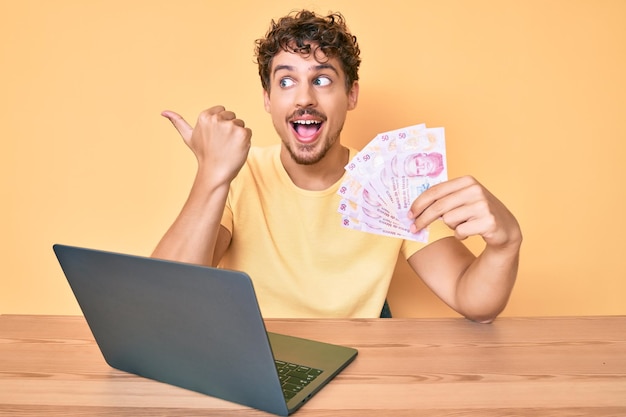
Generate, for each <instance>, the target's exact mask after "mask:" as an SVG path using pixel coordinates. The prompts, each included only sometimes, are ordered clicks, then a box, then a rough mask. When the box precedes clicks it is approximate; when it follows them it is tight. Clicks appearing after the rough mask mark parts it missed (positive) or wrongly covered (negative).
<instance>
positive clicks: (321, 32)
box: [254, 10, 361, 93]
mask: <svg viewBox="0 0 626 417" xmlns="http://www.w3.org/2000/svg"><path fill="white" fill-rule="evenodd" d="M255 44H256V47H255V51H254V52H255V56H256V63H257V64H258V65H259V76H260V77H261V84H262V86H263V89H264V90H265V91H267V92H268V93H269V92H270V70H271V66H272V60H273V58H274V56H275V55H276V54H278V53H279V52H280V51H286V52H291V53H299V54H302V55H304V56H308V55H309V54H311V53H312V54H313V56H314V57H315V59H316V60H317V61H318V62H321V59H323V58H322V56H320V55H318V54H317V52H318V51H321V52H322V53H323V56H325V57H326V59H329V58H335V57H336V58H338V59H339V61H340V62H341V66H342V68H343V71H344V73H345V75H346V91H349V90H350V89H351V88H352V84H353V83H354V81H357V80H358V79H359V65H360V64H361V58H360V57H359V55H360V53H361V51H360V50H359V45H358V43H357V41H356V36H354V35H352V34H351V33H350V31H349V30H348V27H347V25H346V21H345V18H344V17H343V16H342V15H341V13H332V14H329V15H328V16H320V15H318V14H316V13H314V12H311V11H308V10H301V11H299V12H295V13H292V14H289V15H287V16H284V17H282V18H280V19H279V20H278V21H275V20H272V23H271V25H270V28H269V30H268V31H267V33H266V34H265V37H264V38H261V39H257V40H256V42H255ZM312 46H313V50H311V47H312Z"/></svg>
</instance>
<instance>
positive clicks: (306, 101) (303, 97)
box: [295, 85, 317, 107]
mask: <svg viewBox="0 0 626 417" xmlns="http://www.w3.org/2000/svg"><path fill="white" fill-rule="evenodd" d="M295 104H296V106H298V107H313V106H315V105H316V104H317V99H316V97H315V90H314V89H313V86H311V85H300V86H299V87H298V91H297V93H296V103H295Z"/></svg>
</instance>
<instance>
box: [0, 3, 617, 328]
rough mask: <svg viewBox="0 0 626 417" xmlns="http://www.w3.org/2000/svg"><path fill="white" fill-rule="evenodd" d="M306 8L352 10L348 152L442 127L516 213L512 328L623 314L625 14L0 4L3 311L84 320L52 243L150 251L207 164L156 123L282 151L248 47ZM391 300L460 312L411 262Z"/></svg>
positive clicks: (490, 7)
mask: <svg viewBox="0 0 626 417" xmlns="http://www.w3.org/2000/svg"><path fill="white" fill-rule="evenodd" d="M382 6H384V7H382ZM303 7H304V8H312V9H314V10H315V11H318V12H321V13H326V12H328V11H340V12H342V13H343V14H344V15H345V16H346V18H347V20H348V24H349V26H350V28H351V29H352V31H353V32H354V33H355V34H356V35H357V37H358V40H359V43H360V45H361V49H362V58H363V63H362V70H361V96H360V102H359V106H358V107H357V109H356V110H355V111H353V112H351V113H350V114H349V117H348V122H347V126H346V128H345V130H344V134H343V135H342V140H343V141H344V143H345V144H348V145H351V146H355V147H358V148H360V147H362V146H363V145H365V144H366V143H367V142H369V141H370V140H371V139H372V138H373V137H374V136H375V135H376V134H377V133H379V132H382V131H386V130H390V129H394V128H399V127H403V126H407V125H411V124H415V123H420V122H425V123H427V124H428V125H429V126H443V127H445V128H446V139H447V144H448V165H449V173H450V175H451V176H459V175H464V174H472V175H474V176H475V177H477V178H478V179H479V180H480V181H481V182H483V183H484V184H485V185H486V186H487V187H488V188H489V189H490V190H491V191H493V192H494V193H495V194H496V195H497V196H499V197H500V199H501V200H503V201H504V202H505V203H506V204H507V205H508V206H509V208H510V209H511V210H512V211H513V212H514V213H515V214H516V215H517V217H518V219H519V221H520V223H521V225H522V229H523V232H524V235H525V241H524V245H523V250H522V262H521V266H520V273H519V279H518V283H517V286H516V288H515V291H514V293H513V296H512V299H511V302H510V304H509V306H508V308H507V309H506V310H505V312H504V315H509V316H512V315H581V314H588V315H602V314H626V254H625V253H624V244H623V235H624V232H625V231H626V227H625V225H626V221H625V220H624V213H626V194H625V192H624V180H625V179H626V167H625V166H626V144H625V141H626V124H625V121H626V117H625V116H626V77H624V74H626V25H625V24H624V17H625V16H626V2H624V1H621V0H613V1H611V0H588V1H581V0H578V1H576V0H562V1H557V0H553V1H550V0H548V1H544V0H526V1H511V0H475V1H460V0H459V1H454V0H443V1H424V0H422V1H419V0H418V1H412V2H406V1H399V0H388V1H385V2H383V3H377V6H376V7H374V6H366V5H365V4H364V3H363V2H355V1H348V0H345V1H344V0H338V1H284V0H277V1H272V2H263V3H259V2H258V1H249V0H233V1H230V2H215V1H210V0H202V1H200V0H193V1H192V0H181V1H176V2H173V1H163V0H150V1H148V0H131V1H128V0H90V1H84V0H54V1H47V0H21V1H8V0H0V10H1V12H0V36H1V38H2V41H1V42H0V60H1V62H0V64H1V67H0V68H1V77H0V135H1V139H2V145H3V146H2V153H1V156H0V170H1V171H0V172H1V176H0V178H1V192H2V205H1V207H0V226H1V230H2V237H1V239H0V254H1V256H2V265H1V270H0V313H47V314H78V313H79V310H78V307H77V305H76V303H75V301H74V299H73V296H72V294H71V292H70V290H69V288H68V286H67V284H66V282H65V280H64V278H63V276H62V273H61V271H60V268H59V267H58V265H57V263H56V260H55V258H54V256H53V253H52V249H51V246H52V244H53V243H55V242H61V243H66V244H74V245H82V246H90V247H96V248H101V249H107V250H113V251H121V252H128V253H133V254H138V255H148V254H149V253H150V252H151V251H152V249H153V247H154V245H155V244H156V242H157V241H158V239H159V238H160V237H161V235H162V234H163V233H164V231H165V230H166V228H167V227H168V226H169V225H170V224H171V222H172V221H173V219H174V217H175V216H176V214H177V213H178V211H179V209H180V207H181V206H182V204H183V202H184V199H185V198H186V195H187V192H188V190H189V186H190V184H191V180H192V178H193V175H194V170H195V160H194V157H193V155H192V154H191V152H190V151H189V150H188V149H187V148H186V147H185V145H184V144H183V143H182V141H181V140H180V138H179V137H178V136H177V134H176V132H175V131H174V130H173V128H172V127H171V126H170V125H169V123H168V122H167V121H166V120H165V119H163V118H161V116H160V115H159V114H160V112H161V111H162V110H164V109H168V108H170V109H173V110H176V111H179V112H181V113H182V114H184V115H185V116H186V117H188V119H189V120H190V121H194V120H195V117H196V115H197V114H198V112H199V111H201V110H202V109H204V108H207V107H210V106H212V105H215V104H224V105H225V106H227V107H228V108H230V109H232V110H234V111H236V112H237V114H238V116H239V117H241V118H243V119H244V120H245V121H246V123H247V125H248V126H250V127H251V128H252V129H253V131H254V134H253V142H254V144H255V145H266V144H271V143H277V141H278V138H277V137H276V135H275V134H274V131H273V128H272V126H271V122H270V119H269V115H267V114H266V113H265V112H264V110H263V104H262V92H261V87H260V82H259V80H258V76H257V68H256V66H255V64H254V62H253V41H254V39H256V38H258V37H260V36H263V34H264V33H265V31H266V29H267V27H268V24H269V21H270V19H271V18H275V17H280V16H282V15H283V14H285V13H288V12H289V11H291V10H293V9H300V8H303ZM337 220H338V219H333V218H329V221H337ZM468 244H469V245H470V247H471V248H472V249H473V250H476V251H478V250H480V248H481V242H480V240H477V239H471V240H470V241H469V242H468ZM389 298H390V300H391V303H392V307H393V309H394V313H395V315H396V316H449V315H453V313H452V312H451V311H450V310H449V309H448V308H447V307H446V306H443V305H442V304H441V303H440V302H439V301H438V300H436V299H434V298H433V296H432V295H431V294H430V293H429V291H428V290H427V289H425V288H424V287H423V286H422V285H421V284H420V281H419V280H418V279H417V278H416V277H415V276H413V274H412V273H411V272H410V271H409V270H408V269H407V268H406V265H404V264H403V263H400V266H399V270H398V273H397V275H396V278H395V279H394V283H393V286H392V290H391V293H390V296H389Z"/></svg>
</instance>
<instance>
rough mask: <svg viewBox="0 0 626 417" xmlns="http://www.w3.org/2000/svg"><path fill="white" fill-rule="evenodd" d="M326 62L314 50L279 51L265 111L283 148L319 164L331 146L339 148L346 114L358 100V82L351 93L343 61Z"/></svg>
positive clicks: (299, 159) (301, 160) (297, 159)
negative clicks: (316, 58)
mask: <svg viewBox="0 0 626 417" xmlns="http://www.w3.org/2000/svg"><path fill="white" fill-rule="evenodd" d="M313 49H314V48H312V50H313ZM317 53H318V54H320V52H319V51H318V52H317ZM322 58H325V57H322ZM322 61H323V62H322V63H320V62H317V61H316V60H315V58H314V56H313V53H311V54H309V55H305V56H303V55H300V54H298V53H290V52H285V51H281V52H279V53H278V54H277V55H276V56H274V59H273V62H272V68H271V74H270V86H271V88H270V90H271V92H270V93H268V92H267V91H265V92H264V98H265V110H267V112H269V113H270V114H271V116H272V122H273V123H274V128H275V129H276V131H277V132H278V135H279V136H280V137H281V140H282V142H283V146H284V149H285V150H286V151H287V152H288V153H289V154H290V155H291V158H292V159H293V160H294V161H295V162H297V163H298V164H303V165H312V164H315V163H317V162H319V161H320V160H322V158H324V155H326V153H327V152H328V151H329V150H330V149H331V148H333V147H334V146H340V144H339V135H340V133H341V129H342V128H343V124H344V122H345V120H346V114H347V112H348V110H352V109H354V108H355V107H356V103H357V98H358V84H357V83H356V82H355V83H354V85H353V87H352V89H351V90H350V91H349V92H346V88H345V74H344V72H343V70H342V68H341V64H340V63H339V61H338V60H337V59H336V58H332V59H329V60H326V59H322Z"/></svg>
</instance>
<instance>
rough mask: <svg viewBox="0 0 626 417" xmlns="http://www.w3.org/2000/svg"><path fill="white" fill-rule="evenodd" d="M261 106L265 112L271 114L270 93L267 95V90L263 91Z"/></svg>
mask: <svg viewBox="0 0 626 417" xmlns="http://www.w3.org/2000/svg"><path fill="white" fill-rule="evenodd" d="M263 105H264V106H265V111H266V112H268V113H271V111H270V110H271V109H272V106H271V104H270V93H268V92H267V90H263Z"/></svg>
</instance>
